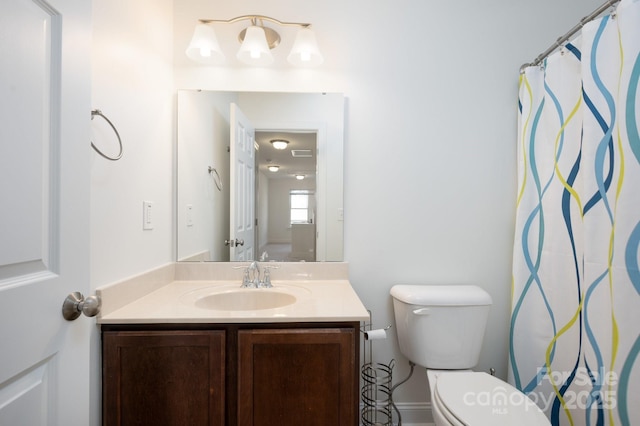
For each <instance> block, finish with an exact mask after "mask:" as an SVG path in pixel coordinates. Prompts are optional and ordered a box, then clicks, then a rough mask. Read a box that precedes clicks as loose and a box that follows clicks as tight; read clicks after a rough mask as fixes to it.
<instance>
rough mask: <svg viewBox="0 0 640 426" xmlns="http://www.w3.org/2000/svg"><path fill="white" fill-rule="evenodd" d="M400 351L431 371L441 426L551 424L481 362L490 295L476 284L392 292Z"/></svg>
mask: <svg viewBox="0 0 640 426" xmlns="http://www.w3.org/2000/svg"><path fill="white" fill-rule="evenodd" d="M391 296H392V297H393V309H394V313H395V319H396V329H397V334H398V343H399V344H400V351H401V352H402V354H403V355H404V356H406V357H407V358H408V359H409V360H410V361H411V362H413V363H414V364H416V365H420V366H422V367H425V368H426V369H427V378H428V381H429V389H430V395H431V408H432V412H433V419H434V421H435V424H436V426H445V425H470V426H484V425H491V426H498V425H509V426H511V425H519V426H521V425H531V426H537V425H549V424H550V423H549V420H548V419H547V417H546V416H545V415H544V413H543V412H542V410H540V408H538V406H537V405H536V404H535V403H534V402H533V401H531V400H530V399H529V398H528V397H527V396H526V395H524V394H523V393H522V392H520V391H519V390H517V389H516V388H514V387H513V386H511V385H510V384H508V383H506V382H504V381H502V380H500V379H498V378H497V377H494V376H492V375H490V374H487V373H480V372H473V371H471V368H473V367H475V365H476V364H477V363H478V358H479V356H480V349H481V347H482V340H483V338H484V330H485V327H486V324H487V317H488V315H489V309H490V307H491V303H492V301H491V296H489V294H488V293H487V292H486V291H484V290H483V289H481V288H480V287H476V286H472V285H440V286H438V285H396V286H393V287H392V288H391Z"/></svg>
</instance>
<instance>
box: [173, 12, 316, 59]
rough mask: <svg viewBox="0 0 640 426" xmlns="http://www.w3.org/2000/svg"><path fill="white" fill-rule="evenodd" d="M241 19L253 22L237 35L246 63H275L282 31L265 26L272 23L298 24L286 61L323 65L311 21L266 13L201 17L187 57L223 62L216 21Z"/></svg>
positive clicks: (226, 22) (241, 57)
mask: <svg viewBox="0 0 640 426" xmlns="http://www.w3.org/2000/svg"><path fill="white" fill-rule="evenodd" d="M240 21H251V25H250V26H249V27H248V28H245V29H244V30H242V31H241V32H240V34H239V35H238V40H239V41H240V43H242V44H241V46H240V50H238V53H237V54H236V57H237V58H238V60H239V61H241V62H242V63H244V64H247V65H256V66H265V65H270V64H272V63H273V55H272V54H271V49H273V48H275V47H276V46H278V44H280V40H281V39H280V34H278V32H277V31H276V30H274V29H273V28H270V27H267V26H265V25H264V23H265V21H266V22H271V23H273V24H277V25H279V26H282V27H292V26H293V27H299V30H298V33H297V35H296V38H295V40H294V42H293V47H292V48H291V52H289V55H288V56H287V60H288V61H289V62H290V63H291V64H292V65H295V66H301V67H305V66H306V67H313V66H317V65H320V64H322V62H323V61H324V58H323V57H322V54H321V53H320V50H319V49H318V43H317V42H316V36H315V34H314V32H313V31H312V30H311V28H310V27H311V24H308V23H299V22H282V21H279V20H277V19H275V18H270V17H268V16H264V15H243V16H238V17H236V18H233V19H229V20H222V19H200V20H198V24H197V25H196V28H195V30H194V32H193V37H192V38H191V42H190V43H189V47H187V50H186V54H187V56H188V57H189V58H190V59H192V60H194V61H196V62H200V63H204V64H210V65H217V64H221V63H223V62H224V58H225V57H224V53H222V49H221V48H220V44H219V43H218V39H217V37H216V34H215V31H214V29H213V26H214V24H233V23H236V22H240Z"/></svg>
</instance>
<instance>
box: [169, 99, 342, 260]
mask: <svg viewBox="0 0 640 426" xmlns="http://www.w3.org/2000/svg"><path fill="white" fill-rule="evenodd" d="M232 103H235V104H237V105H238V106H239V108H240V109H241V110H242V112H243V113H244V114H245V115H246V117H247V118H248V119H249V121H250V122H251V124H252V126H253V127H254V128H255V129H256V146H260V143H266V144H267V146H266V147H265V148H261V149H259V150H258V153H257V156H256V158H257V159H259V161H263V160H261V159H260V156H261V155H263V154H264V155H265V156H266V155H267V154H268V158H266V159H271V160H272V162H273V163H281V164H273V165H281V168H280V169H279V170H280V171H279V172H277V173H274V172H267V171H266V166H265V165H260V164H256V167H255V172H256V179H255V180H254V182H255V185H256V186H255V187H254V188H253V190H254V191H255V193H254V196H255V200H256V204H255V210H254V212H253V216H254V222H253V228H254V235H255V238H256V239H255V244H254V245H253V247H254V249H253V250H252V251H253V255H251V256H249V255H243V260H251V259H252V258H255V257H258V258H259V257H260V254H261V253H262V252H263V251H264V250H267V253H269V258H267V260H281V259H280V258H279V255H277V254H276V252H275V251H273V247H271V244H269V246H268V247H266V245H267V244H268V243H278V242H279V241H282V235H280V236H278V235H275V234H274V233H275V231H279V232H283V233H285V234H286V235H287V238H286V244H287V245H292V246H293V245H294V244H293V234H294V233H296V234H298V231H297V230H294V228H301V229H305V230H304V231H301V232H300V235H304V234H310V235H312V236H313V234H314V233H315V242H311V243H309V241H311V240H306V239H305V238H301V239H296V241H298V240H301V241H303V242H304V244H302V246H301V247H303V248H302V249H301V251H302V252H303V253H300V250H294V247H291V248H288V247H287V248H286V249H285V250H287V253H285V254H286V256H287V259H282V260H288V261H301V260H305V261H312V260H313V259H315V260H316V261H341V260H342V259H343V246H342V240H343V226H342V225H343V222H342V205H343V200H342V194H343V188H342V176H343V132H344V127H343V125H344V96H343V95H341V94H330V93H329V94H324V93H267V92H263V93H252V92H215V91H194V90H180V91H178V117H177V130H178V132H177V153H176V156H177V160H176V165H177V171H176V177H177V182H176V188H177V194H176V204H177V205H176V210H175V211H176V219H177V221H176V222H177V223H176V237H177V240H176V245H177V247H176V258H177V260H179V261H230V260H234V259H233V258H232V257H231V256H230V249H229V247H228V245H230V243H231V242H233V243H234V244H235V242H236V240H238V241H241V240H243V238H239V237H237V236H236V235H235V234H234V233H232V232H230V226H231V217H230V209H231V207H230V201H231V194H230V190H231V187H232V182H233V181H234V178H235V172H234V173H231V171H230V168H231V166H230V161H231V158H230V150H231V149H230V137H231V131H232V128H234V127H233V125H232V121H231V117H230V115H231V114H230V104H232ZM277 138H282V139H288V140H289V141H290V142H289V144H288V148H287V149H285V150H282V151H283V152H282V153H280V154H281V155H284V156H285V157H286V158H287V159H289V158H291V157H293V158H291V160H295V161H297V162H298V165H297V166H296V167H293V166H287V165H286V163H285V162H284V159H280V158H279V157H276V155H275V154H274V153H273V151H271V152H270V150H273V146H272V144H271V143H270V141H271V140H273V139H277ZM301 139H310V140H311V142H310V147H309V148H305V149H294V148H296V145H297V144H298V142H299V140H301ZM261 140H266V142H261ZM300 143H301V142H300ZM305 143H306V142H305ZM267 148H268V149H267ZM307 150H310V151H311V154H312V157H313V158H311V159H310V160H311V161H313V163H312V165H311V166H309V167H308V168H307V167H304V168H303V167H302V166H301V164H302V162H303V160H306V159H307V158H306V155H307V154H308V151H307ZM292 153H293V154H295V155H299V157H297V158H296V157H294V156H293V155H292ZM266 159H264V161H266ZM329 171H330V173H329ZM295 174H300V175H302V174H304V179H302V180H296V179H295V178H294V175H295ZM267 176H268V177H269V178H270V179H268V181H267V179H266V177H267ZM276 176H288V177H289V178H290V180H291V181H295V182H296V183H295V184H293V185H291V184H289V185H288V186H287V185H284V184H282V182H280V180H284V179H272V178H275V177H276ZM314 176H315V179H313V177H314ZM314 181H315V182H314ZM279 185H282V188H280V191H279V192H278V193H279V194H280V199H272V198H273V197H272V195H271V194H272V193H273V192H274V189H275V188H276V187H278V186H279ZM297 189H305V190H309V194H310V195H309V196H308V206H307V207H306V209H307V210H308V213H307V215H308V217H307V218H306V224H308V225H312V226H306V227H305V226H299V225H305V223H299V222H304V219H300V218H299V217H293V218H292V214H293V213H292V211H293V208H292V204H291V202H292V201H291V194H292V191H293V190H297ZM274 196H275V195H274ZM275 206H278V207H279V208H280V210H283V211H285V214H284V215H282V214H280V213H278V214H276V213H273V212H270V210H269V209H267V207H269V208H273V207H275ZM300 212H301V210H299V208H298V210H296V213H300ZM278 215H279V216H280V217H281V220H283V221H284V223H283V224H279V225H277V226H275V227H272V226H271V225H272V224H271V221H272V220H273V219H274V218H275V217H278ZM256 224H257V225H256ZM294 225H296V226H294ZM313 228H315V232H314V229H313ZM225 242H226V243H227V244H228V245H225ZM309 246H311V247H312V248H311V249H310V250H309V248H308V247H309ZM304 247H307V248H304ZM261 248H262V250H261ZM293 251H295V252H297V253H295V254H294V255H293V256H292V255H291V252H293ZM306 251H309V253H307V252H306ZM272 253H273V254H272ZM236 259H237V260H240V257H237V258H236Z"/></svg>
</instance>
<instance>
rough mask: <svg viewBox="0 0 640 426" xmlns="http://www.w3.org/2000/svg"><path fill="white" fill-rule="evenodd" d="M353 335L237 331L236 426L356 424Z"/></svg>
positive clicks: (317, 331) (335, 331) (338, 331)
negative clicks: (237, 425)
mask: <svg viewBox="0 0 640 426" xmlns="http://www.w3.org/2000/svg"><path fill="white" fill-rule="evenodd" d="M356 350H357V346H356V332H355V330H354V329H349V328H343V329H341V328H335V329H331V328H326V329H324V328H323V329H282V330H279V329H266V330H240V331H239V332H238V424H239V425H240V426H263V425H264V426H273V425H285V426H288V425H305V426H313V425H317V426H327V425H332V426H346V425H349V426H353V425H357V412H358V405H357V404H358V401H357V387H358V384H357V380H358V375H357V368H356V365H357V355H356Z"/></svg>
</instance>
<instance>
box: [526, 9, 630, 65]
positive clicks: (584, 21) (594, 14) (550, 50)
mask: <svg viewBox="0 0 640 426" xmlns="http://www.w3.org/2000/svg"><path fill="white" fill-rule="evenodd" d="M619 2H620V0H608V1H607V2H606V3H604V4H603V5H602V6H600V7H598V8H597V9H596V10H594V11H593V12H592V13H590V14H589V15H587V16H585V17H584V18H582V19H581V20H580V22H578V24H576V26H574V27H573V28H571V29H570V30H569V31H567V33H566V34H565V35H563V36H562V37H559V38H558V39H557V40H556V42H555V43H554V44H553V45H552V46H551V47H549V48H548V49H547V50H545V51H544V52H542V53H541V54H540V55H538V57H537V58H536V59H534V60H533V62H529V63H526V64H522V66H521V67H520V73H523V72H524V69H525V68H527V67H530V66H536V65H539V64H540V63H541V62H542V61H543V60H544V59H545V58H546V57H547V56H549V55H550V54H551V53H553V52H554V51H555V50H556V49H557V48H559V47H562V45H563V44H564V42H565V41H568V40H569V39H570V38H571V36H573V35H574V34H575V33H577V32H578V31H580V30H581V29H582V27H583V26H584V25H585V24H587V23H589V22H591V21H593V20H594V19H596V18H597V17H598V16H600V15H601V14H602V13H604V12H605V11H606V10H607V9H609V8H610V7H611V6H613V5H614V4H616V3H619Z"/></svg>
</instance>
